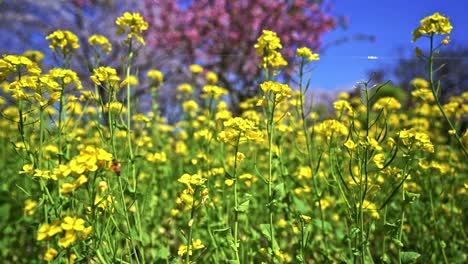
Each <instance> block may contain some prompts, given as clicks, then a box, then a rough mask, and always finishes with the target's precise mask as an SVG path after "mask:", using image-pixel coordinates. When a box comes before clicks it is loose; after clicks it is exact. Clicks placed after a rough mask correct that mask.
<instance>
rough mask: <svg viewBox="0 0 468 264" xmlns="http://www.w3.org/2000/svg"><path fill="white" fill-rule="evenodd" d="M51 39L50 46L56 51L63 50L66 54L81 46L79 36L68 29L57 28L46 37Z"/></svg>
mask: <svg viewBox="0 0 468 264" xmlns="http://www.w3.org/2000/svg"><path fill="white" fill-rule="evenodd" d="M46 39H47V40H49V41H50V44H49V47H50V48H51V49H52V50H53V51H55V52H62V53H63V54H64V55H66V54H69V53H71V52H72V51H73V50H76V49H78V48H80V43H79V42H78V37H77V36H76V35H75V34H74V33H73V32H71V31H68V30H57V31H54V32H52V33H51V34H50V35H48V36H47V37H46Z"/></svg>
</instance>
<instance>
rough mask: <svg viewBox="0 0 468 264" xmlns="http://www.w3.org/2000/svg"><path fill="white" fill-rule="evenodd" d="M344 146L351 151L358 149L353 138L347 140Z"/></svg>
mask: <svg viewBox="0 0 468 264" xmlns="http://www.w3.org/2000/svg"><path fill="white" fill-rule="evenodd" d="M343 145H344V146H345V147H346V148H347V149H349V150H351V151H352V150H355V149H356V147H357V144H356V143H354V141H353V140H352V139H351V138H348V140H346V142H345V143H344V144H343Z"/></svg>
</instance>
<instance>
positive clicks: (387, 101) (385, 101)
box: [372, 97, 401, 110]
mask: <svg viewBox="0 0 468 264" xmlns="http://www.w3.org/2000/svg"><path fill="white" fill-rule="evenodd" d="M400 108H401V104H400V102H398V100H397V99H395V98H394V97H382V98H379V99H378V100H377V101H376V102H375V103H374V105H373V106H372V109H373V110H381V109H384V110H398V109H400Z"/></svg>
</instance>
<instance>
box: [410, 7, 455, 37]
mask: <svg viewBox="0 0 468 264" xmlns="http://www.w3.org/2000/svg"><path fill="white" fill-rule="evenodd" d="M452 29H453V27H452V25H451V24H450V21H449V19H448V17H445V16H443V15H441V14H440V13H439V12H435V13H434V14H433V15H431V16H427V17H425V18H423V19H422V20H421V25H420V26H419V27H418V28H417V29H415V30H414V31H413V40H412V42H415V41H416V40H418V39H419V38H420V37H421V36H423V35H427V36H429V35H432V34H439V35H445V34H450V32H452Z"/></svg>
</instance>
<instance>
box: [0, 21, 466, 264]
mask: <svg viewBox="0 0 468 264" xmlns="http://www.w3.org/2000/svg"><path fill="white" fill-rule="evenodd" d="M116 25H117V27H118V28H117V30H118V33H119V34H121V35H124V37H125V40H124V41H123V43H122V45H124V46H126V47H127V49H126V50H128V53H127V54H124V60H123V64H124V65H122V69H123V72H122V74H121V75H119V74H118V72H117V70H116V69H114V68H111V67H108V66H106V65H99V63H98V62H99V60H96V64H95V65H94V70H93V73H92V75H91V76H89V78H90V80H91V81H92V83H93V84H94V87H91V88H90V87H83V85H82V83H81V81H80V78H79V77H78V76H77V74H76V72H74V71H73V69H71V68H70V65H69V61H70V58H71V56H73V53H74V51H75V50H76V49H79V48H81V46H83V45H89V46H90V47H91V48H92V50H94V52H95V54H96V56H97V57H98V56H105V55H106V54H107V53H109V52H110V51H111V50H112V45H111V44H110V43H109V41H108V40H107V38H106V37H104V36H101V35H93V36H91V37H90V38H89V39H88V42H87V43H84V42H82V41H83V40H79V39H78V38H77V37H76V36H75V35H74V33H73V32H69V31H62V30H57V31H55V32H53V33H51V34H50V35H48V36H47V40H48V41H49V43H50V48H51V49H52V50H53V51H54V52H55V53H56V55H57V56H58V57H59V58H61V62H62V65H61V66H60V68H53V69H51V70H49V71H48V72H43V69H42V68H41V60H42V58H43V55H42V54H41V53H40V52H37V51H28V52H26V53H25V54H23V55H4V56H3V57H2V58H0V83H1V84H0V86H1V93H2V96H1V97H0V110H1V113H2V118H1V120H0V127H1V132H0V143H1V144H2V145H1V148H0V151H1V154H2V157H3V158H2V160H0V164H1V168H2V173H1V175H0V177H1V180H2V181H1V185H0V186H1V188H2V189H1V192H2V197H1V198H0V214H1V216H2V219H1V220H0V227H1V228H0V230H1V231H0V232H1V238H0V241H1V242H0V249H1V250H0V252H1V253H0V259H2V263H42V262H51V263H466V261H467V252H468V250H467V249H468V246H467V243H468V242H467V241H468V239H467V231H468V230H467V229H468V227H467V225H466V223H467V222H468V219H467V216H466V214H465V213H464V211H465V210H467V209H468V208H467V207H468V202H467V198H468V196H467V189H468V182H467V179H468V176H467V172H468V168H467V160H468V152H467V146H468V132H467V130H466V123H467V112H468V111H467V110H468V104H467V102H468V93H467V92H465V93H464V94H461V95H459V96H456V97H452V98H451V99H450V100H449V102H447V103H442V102H441V101H440V100H439V98H440V95H441V94H442V93H444V87H439V86H438V82H437V80H435V79H434V77H433V76H434V74H433V73H434V71H435V70H436V68H435V66H434V57H435V56H436V53H437V51H438V49H441V48H443V47H444V45H447V44H449V40H450V39H449V37H448V36H449V34H450V32H451V30H452V26H451V24H450V22H449V20H448V18H446V17H444V16H443V15H441V14H439V13H435V14H433V15H431V16H429V17H426V18H424V19H423V20H421V25H420V26H419V27H418V28H417V29H416V30H415V31H414V32H413V37H414V38H413V41H423V40H421V38H424V39H425V40H426V41H429V44H430V49H429V51H428V53H427V52H426V53H424V52H423V51H421V50H420V49H417V50H416V54H417V56H420V57H421V58H422V59H423V60H424V61H425V63H426V65H424V64H422V65H421V67H426V69H427V76H426V77H425V78H424V79H423V78H417V79H415V80H413V82H412V85H413V86H414V90H413V91H412V92H411V99H410V100H411V105H412V107H411V108H408V107H405V106H404V105H403V104H402V102H399V101H398V100H397V99H396V98H393V97H382V96H379V90H380V89H381V88H382V87H384V86H385V85H386V84H385V83H383V84H373V83H371V82H366V81H363V82H361V83H359V84H358V88H359V89H360V90H361V96H360V97H351V96H350V95H349V94H347V93H341V94H340V95H339V97H338V99H337V100H336V101H335V102H334V103H333V108H334V113H333V114H331V115H328V116H320V115H319V114H318V113H317V112H315V110H314V109H315V108H314V107H313V105H311V104H310V100H306V97H307V96H308V93H307V92H308V90H309V80H307V79H305V73H304V69H305V66H306V65H308V64H310V63H314V61H316V60H319V55H318V54H315V53H313V52H312V51H311V50H310V49H308V48H306V47H302V48H298V49H297V53H296V63H297V76H298V78H299V82H298V83H297V84H287V83H282V82H281V78H278V76H279V73H280V71H281V67H283V66H285V65H287V63H288V62H287V61H286V60H285V59H284V58H283V56H282V54H281V49H282V45H281V40H280V39H279V38H278V36H277V35H276V33H275V32H272V31H269V30H264V31H263V33H262V35H261V36H259V38H258V40H257V43H256V44H255V46H254V48H255V49H256V50H257V54H258V56H259V67H261V68H262V69H263V70H264V75H263V78H264V79H262V80H259V85H258V96H257V97H255V98H252V99H249V100H247V101H244V102H241V103H240V105H239V107H240V109H242V112H241V114H240V115H239V116H234V115H233V113H232V112H231V111H230V110H229V109H230V108H229V103H228V102H229V101H228V100H226V96H227V95H228V91H227V90H226V89H224V88H222V87H220V86H218V85H217V76H216V74H215V73H213V72H208V73H205V71H204V69H203V68H202V67H201V66H199V65H191V66H190V67H189V69H190V71H191V73H192V74H193V77H194V79H197V80H199V81H200V82H197V83H184V84H180V85H179V86H177V88H175V89H177V98H178V100H179V103H180V106H181V109H182V111H181V113H180V114H181V118H180V120H179V121H178V122H177V123H174V124H172V123H168V121H167V120H166V119H165V117H164V116H161V114H160V111H159V107H158V104H157V98H158V92H159V88H160V87H161V85H162V84H163V83H164V76H163V74H162V73H161V72H160V71H158V70H151V71H148V72H147V78H148V79H149V80H150V81H151V84H152V86H151V91H150V95H151V97H152V98H153V105H152V108H151V110H150V111H149V112H147V113H138V112H136V110H135V109H136V107H135V103H136V102H135V100H133V88H134V87H135V86H136V85H137V83H138V81H137V79H136V77H135V76H133V74H135V69H133V68H132V61H133V60H134V58H135V56H136V53H135V50H136V48H141V47H142V46H144V45H145V40H144V36H143V35H142V33H143V32H144V31H145V30H146V29H147V28H148V24H147V23H146V22H145V21H144V19H143V18H142V16H141V15H140V14H138V13H124V14H123V15H122V16H121V17H119V18H117V20H116ZM439 38H441V40H439ZM312 81H313V80H312ZM290 85H291V86H290ZM122 94H123V95H124V96H123V97H122V96H119V95H122ZM122 98H124V99H123V100H122Z"/></svg>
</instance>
